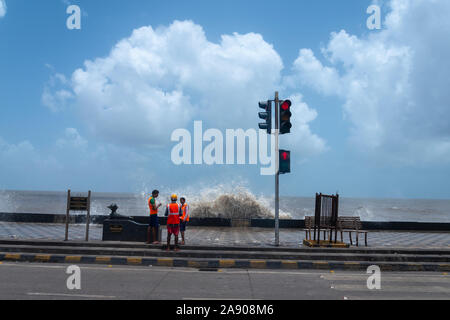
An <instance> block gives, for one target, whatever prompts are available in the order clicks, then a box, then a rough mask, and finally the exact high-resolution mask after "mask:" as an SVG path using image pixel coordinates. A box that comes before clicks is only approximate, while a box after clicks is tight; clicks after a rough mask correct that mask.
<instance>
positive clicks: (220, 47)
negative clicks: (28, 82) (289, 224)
mask: <svg viewBox="0 0 450 320" xmlns="http://www.w3.org/2000/svg"><path fill="white" fill-rule="evenodd" d="M282 69H283V63H282V60H281V58H280V56H279V55H278V53H277V52H276V51H275V50H274V49H273V47H272V45H270V44H268V43H267V42H265V41H264V39H263V37H262V36H261V35H259V34H255V33H248V34H244V35H242V34H238V33H234V34H232V35H223V36H222V37H221V40H220V42H219V43H213V42H211V41H208V39H207V38H206V36H205V33H204V31H203V28H202V27H201V26H199V25H197V24H194V23H193V22H191V21H175V22H173V23H172V24H171V25H170V26H168V27H160V28H157V29H153V28H152V27H150V26H147V27H142V28H139V29H136V30H134V31H133V32H132V34H131V36H130V37H128V38H126V39H123V40H121V41H119V42H118V43H117V44H116V45H115V46H114V47H113V48H112V50H111V52H110V53H109V55H107V56H106V57H103V58H97V59H93V60H88V61H86V62H85V63H84V67H83V68H80V69H77V70H75V71H74V72H73V74H72V76H71V79H70V81H69V83H67V84H66V86H65V87H64V86H63V87H62V88H56V84H55V83H58V84H64V82H65V78H63V77H60V76H59V77H55V78H54V79H51V81H50V83H49V84H48V85H47V87H46V89H48V90H44V93H43V97H42V100H43V103H44V104H45V105H47V106H48V107H49V108H50V109H52V110H57V109H58V108H59V106H61V105H64V103H63V102H64V101H67V100H72V103H73V105H74V106H75V109H76V110H77V111H78V112H79V114H80V115H81V117H82V119H83V120H84V123H85V124H86V125H87V126H88V128H89V129H90V131H91V133H94V134H95V135H97V136H99V137H101V138H103V139H104V140H106V141H107V142H110V143H114V144H118V145H124V144H125V145H130V146H142V145H150V146H151V145H165V146H167V145H168V144H170V143H171V142H170V135H171V133H172V131H173V130H174V129H177V128H191V127H192V123H193V121H194V120H202V121H203V122H205V123H206V124H205V127H214V128H219V129H220V128H222V129H224V128H247V127H248V125H249V123H254V124H255V126H256V123H257V121H258V119H257V117H256V114H257V111H258V108H257V101H259V100H260V99H264V98H265V97H269V95H270V96H272V95H273V91H274V89H275V88H276V87H277V86H278V85H279V84H280V82H281V75H280V74H281V70H282ZM302 110H303V111H304V112H306V113H308V112H310V111H311V110H310V109H309V108H308V107H307V106H306V105H305V108H303V109H302ZM309 118H310V119H312V118H311V117H309ZM302 125H303V126H304V131H303V132H304V133H305V134H306V137H308V138H309V137H311V138H313V141H312V142H311V143H314V141H317V139H316V138H317V137H316V136H314V135H312V134H311V133H310V132H309V131H308V130H309V127H308V124H307V123H306V122H304V123H303V124H302ZM320 148H321V147H320V146H319V149H320Z"/></svg>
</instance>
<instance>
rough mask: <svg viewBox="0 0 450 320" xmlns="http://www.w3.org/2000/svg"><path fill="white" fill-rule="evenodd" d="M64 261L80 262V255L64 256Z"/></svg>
mask: <svg viewBox="0 0 450 320" xmlns="http://www.w3.org/2000/svg"><path fill="white" fill-rule="evenodd" d="M64 261H65V262H80V261H81V256H66V257H65V258H64Z"/></svg>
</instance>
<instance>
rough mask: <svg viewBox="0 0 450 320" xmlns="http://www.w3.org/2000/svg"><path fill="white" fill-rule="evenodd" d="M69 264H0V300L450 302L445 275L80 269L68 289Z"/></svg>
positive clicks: (449, 283)
mask: <svg viewBox="0 0 450 320" xmlns="http://www.w3.org/2000/svg"><path fill="white" fill-rule="evenodd" d="M68 266H69V265H67V264H64V265H63V264H61V265H59V264H40V263H7V262H3V263H0V299H2V300H5V299H8V300H9V299H13V300H15V299H21V300H22V299H23V300H27V299H89V300H92V299H151V300H154V299H163V300H165V299H171V300H173V299H175V300H183V299H184V300H197V299H233V300H247V299H263V300H271V299H273V300H301V299H337V300H343V299H447V300H448V299H450V276H449V275H448V274H446V273H425V272H421V273H415V272H414V273H409V272H403V273H398V272H396V273H391V272H383V273H382V274H381V289H380V290H376V289H375V290H369V289H368V288H367V284H366V283H367V279H368V277H369V276H370V275H368V274H366V273H365V272H344V271H336V272H330V271H318V270H311V271H309V270H308V271H301V270H300V271H297V270H292V271H289V270H254V269H253V270H240V269H221V270H217V271H200V270H197V269H182V268H164V267H140V266H139V267H138V266H136V267H135V266H107V265H105V266H103V265H79V267H80V270H81V272H80V274H81V277H80V278H81V281H80V283H81V289H80V290H77V289H74V290H69V289H68V288H67V279H68V278H69V276H70V274H67V273H66V270H67V268H68Z"/></svg>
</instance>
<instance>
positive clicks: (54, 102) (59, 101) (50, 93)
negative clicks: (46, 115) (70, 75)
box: [41, 66, 73, 112]
mask: <svg viewBox="0 0 450 320" xmlns="http://www.w3.org/2000/svg"><path fill="white" fill-rule="evenodd" d="M48 67H50V68H53V67H51V66H48ZM68 84H69V82H68V80H67V79H66V77H65V76H64V75H63V74H60V73H55V74H54V75H52V76H51V77H50V80H49V81H47V83H46V84H45V86H44V92H43V93H42V97H41V101H42V104H43V105H44V106H46V107H47V108H49V109H50V110H51V111H53V112H57V111H61V110H63V109H65V107H66V106H67V102H68V100H70V99H71V98H73V94H72V92H71V91H69V90H67V89H65V88H66V87H67V86H68Z"/></svg>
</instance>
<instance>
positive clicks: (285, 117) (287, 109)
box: [280, 100, 292, 134]
mask: <svg viewBox="0 0 450 320" xmlns="http://www.w3.org/2000/svg"><path fill="white" fill-rule="evenodd" d="M291 105H292V103H291V101H290V100H284V101H281V102H280V134H286V133H291V128H292V124H291V116H292V113H291Z"/></svg>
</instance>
